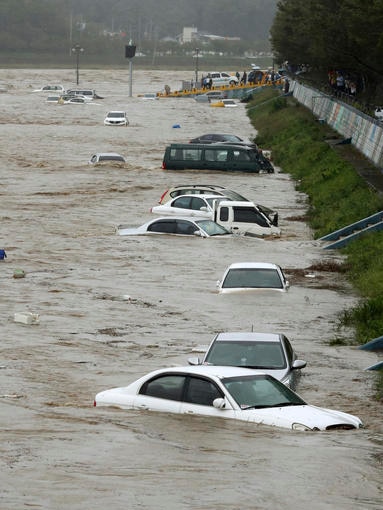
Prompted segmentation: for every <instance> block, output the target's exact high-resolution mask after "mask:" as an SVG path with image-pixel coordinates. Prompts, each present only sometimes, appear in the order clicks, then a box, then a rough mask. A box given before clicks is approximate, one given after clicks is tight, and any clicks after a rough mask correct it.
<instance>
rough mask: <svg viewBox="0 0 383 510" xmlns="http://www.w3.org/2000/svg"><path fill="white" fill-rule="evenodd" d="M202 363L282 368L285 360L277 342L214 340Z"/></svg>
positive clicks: (284, 366)
mask: <svg viewBox="0 0 383 510" xmlns="http://www.w3.org/2000/svg"><path fill="white" fill-rule="evenodd" d="M204 363H206V364H209V365H221V366H242V367H248V368H259V369H275V370H282V369H284V368H286V360H285V356H284V353H283V349H282V346H281V344H280V343H279V342H261V341H256V342H251V341H249V342H247V341H235V340H233V341H224V342H221V341H219V340H218V341H216V342H214V343H213V345H212V347H211V349H210V350H209V352H208V353H207V354H206V357H205V359H204Z"/></svg>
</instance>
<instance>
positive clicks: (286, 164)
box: [248, 89, 383, 399]
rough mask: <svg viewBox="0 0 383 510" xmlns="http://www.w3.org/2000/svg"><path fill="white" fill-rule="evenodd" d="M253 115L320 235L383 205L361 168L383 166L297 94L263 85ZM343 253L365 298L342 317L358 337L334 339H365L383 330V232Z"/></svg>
mask: <svg viewBox="0 0 383 510" xmlns="http://www.w3.org/2000/svg"><path fill="white" fill-rule="evenodd" d="M273 98H274V99H273ZM248 115H249V117H250V119H251V121H252V123H253V125H254V126H255V127H256V129H257V130H258V133H259V134H258V137H257V143H258V144H259V145H260V147H267V148H268V149H269V148H270V149H272V152H273V160H274V162H275V164H276V165H278V166H281V168H282V170H283V172H286V173H289V174H290V175H291V176H292V177H293V178H294V180H295V181H296V188H297V189H298V190H300V191H302V192H304V193H305V194H307V196H308V205H309V208H308V214H307V218H306V220H307V221H308V223H309V225H310V227H311V228H312V229H313V232H314V235H315V237H316V238H319V237H321V236H323V235H325V234H328V233H330V232H333V231H334V230H337V229H339V228H341V227H344V226H346V225H349V224H351V223H353V222H354V221H357V220H359V219H362V218H365V217H367V216H369V215H371V214H374V213H375V212H378V211H381V210H383V194H381V193H380V192H379V191H377V190H376V189H374V188H372V187H371V186H370V185H368V183H367V182H366V180H365V179H363V178H362V177H361V176H360V175H359V173H358V170H359V169H361V168H363V169H364V170H366V168H369V167H370V168H371V171H372V172H378V170H377V169H375V168H374V167H373V166H372V165H371V164H370V163H369V162H368V161H367V160H366V159H365V158H364V157H362V156H361V155H360V154H359V153H358V152H357V151H356V150H355V149H354V148H353V147H352V146H351V145H334V144H331V143H328V140H331V139H332V140H334V139H336V138H338V139H339V141H340V140H341V138H340V136H339V135H338V134H337V133H336V132H335V131H333V130H332V129H331V128H330V127H329V126H327V125H325V124H320V123H319V122H318V120H317V119H316V118H315V117H314V116H313V115H312V113H311V112H310V111H309V110H308V109H306V108H305V107H304V106H302V105H300V104H299V103H298V102H297V101H295V100H294V98H293V97H283V96H281V93H280V91H278V90H275V89H267V90H263V91H261V92H259V93H257V94H255V95H254V97H253V100H252V101H251V102H249V103H248ZM382 191H383V190H382ZM342 253H344V254H345V255H346V259H345V262H344V263H343V264H341V265H339V267H338V268H337V269H338V270H339V271H341V272H343V273H344V274H345V275H346V277H347V278H348V279H349V280H350V282H351V283H352V285H353V287H354V288H355V290H356V292H358V294H359V296H360V300H359V304H358V305H357V306H356V307H355V308H352V309H349V310H345V311H344V312H343V314H342V315H341V316H340V317H339V324H340V325H341V324H344V325H348V326H351V327H352V328H353V330H354V332H355V338H353V339H349V338H348V339H344V340H339V338H338V339H337V340H336V341H334V342H333V343H344V344H346V343H353V344H364V343H367V342H369V341H370V340H372V339H373V338H377V337H379V336H382V335H383V232H377V233H372V234H368V235H365V236H363V237H362V238H359V239H358V240H355V241H353V242H352V243H350V244H349V246H347V247H346V248H343V249H342ZM377 398H378V399H383V371H380V372H379V373H378V377H377Z"/></svg>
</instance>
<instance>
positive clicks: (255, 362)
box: [188, 332, 306, 389]
mask: <svg viewBox="0 0 383 510" xmlns="http://www.w3.org/2000/svg"><path fill="white" fill-rule="evenodd" d="M188 362H189V364H190V365H220V366H236V367H246V368H251V369H254V370H257V371H262V372H264V373H266V374H269V375H272V376H273V377H275V378H276V379H278V381H281V382H282V383H283V384H286V385H287V386H289V387H290V388H292V389H294V388H295V387H296V384H297V380H298V377H299V375H300V369H302V368H304V367H305V366H306V361H303V360H300V359H298V357H297V355H296V353H295V351H294V349H293V347H292V345H291V343H290V341H289V339H288V338H287V337H286V336H285V335H283V334H279V333H255V332H226V333H218V334H217V335H215V337H214V338H213V340H212V342H211V343H210V345H209V347H208V349H207V351H206V353H205V355H204V356H203V358H202V359H201V358H198V357H194V358H189V360H188Z"/></svg>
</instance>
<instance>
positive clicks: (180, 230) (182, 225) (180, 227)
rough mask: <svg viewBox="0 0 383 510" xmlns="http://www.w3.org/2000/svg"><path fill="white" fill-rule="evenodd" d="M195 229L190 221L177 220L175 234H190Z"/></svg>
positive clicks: (196, 228)
mask: <svg viewBox="0 0 383 510" xmlns="http://www.w3.org/2000/svg"><path fill="white" fill-rule="evenodd" d="M196 230H198V227H196V226H195V225H194V224H193V223H190V221H183V220H177V232H176V233H177V234H183V235H192V234H194V232H195V231H196Z"/></svg>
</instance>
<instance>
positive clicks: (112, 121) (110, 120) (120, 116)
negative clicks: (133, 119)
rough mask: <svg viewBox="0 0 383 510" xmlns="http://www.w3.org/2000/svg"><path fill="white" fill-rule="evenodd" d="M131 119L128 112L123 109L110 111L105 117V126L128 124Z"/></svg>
mask: <svg viewBox="0 0 383 510" xmlns="http://www.w3.org/2000/svg"><path fill="white" fill-rule="evenodd" d="M128 125H129V120H128V117H127V116H126V112H123V111H117V110H114V111H110V112H108V113H107V114H106V117H105V119H104V126H128Z"/></svg>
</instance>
